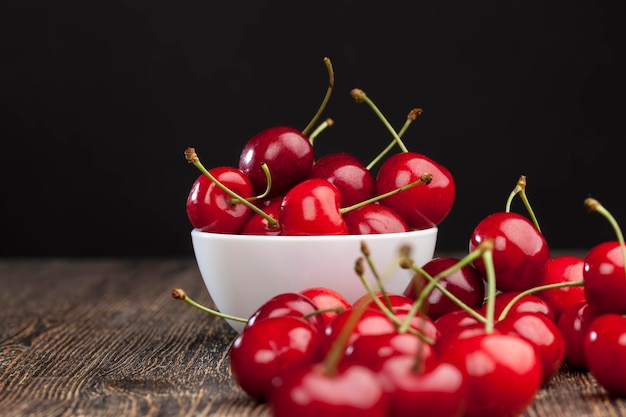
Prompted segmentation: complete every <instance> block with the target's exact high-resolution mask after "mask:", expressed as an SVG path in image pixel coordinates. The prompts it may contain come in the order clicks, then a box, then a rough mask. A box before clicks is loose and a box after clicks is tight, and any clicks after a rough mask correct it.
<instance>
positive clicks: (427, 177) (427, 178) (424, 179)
mask: <svg viewBox="0 0 626 417" xmlns="http://www.w3.org/2000/svg"><path fill="white" fill-rule="evenodd" d="M432 180H433V175H432V174H429V173H428V172H425V173H423V174H422V175H421V176H420V178H419V179H418V180H415V181H413V182H410V183H408V184H406V185H403V186H402V187H398V188H395V189H393V190H391V191H387V192H386V193H383V194H379V195H377V196H375V197H372V198H368V199H367V200H363V201H360V202H358V203H356V204H353V205H351V206H347V207H342V208H341V209H339V212H340V213H341V214H345V213H347V212H349V211H352V210H356V209H358V208H360V207H363V206H365V205H367V204H370V203H374V202H376V201H379V200H382V199H383V198H387V197H389V196H392V195H394V194H397V193H399V192H401V191H405V190H408V189H409V188H413V187H415V186H417V185H420V184H426V185H428V184H430V182H431V181H432Z"/></svg>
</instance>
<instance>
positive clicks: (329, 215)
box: [278, 178, 348, 236]
mask: <svg viewBox="0 0 626 417" xmlns="http://www.w3.org/2000/svg"><path fill="white" fill-rule="evenodd" d="M340 204H341V203H340V195H339V190H338V189H337V187H335V186H334V185H332V184H331V183H330V182H328V181H327V180H323V179H319V178H312V179H308V180H304V181H302V182H300V183H298V184H296V185H295V186H294V187H293V188H291V189H290V190H289V191H288V192H287V194H285V197H284V198H283V202H282V204H281V207H280V210H279V212H278V223H279V224H280V229H281V234H282V235H285V236H311V235H346V234H348V227H347V225H346V222H345V220H344V218H343V216H342V214H341V213H340V212H339V209H340Z"/></svg>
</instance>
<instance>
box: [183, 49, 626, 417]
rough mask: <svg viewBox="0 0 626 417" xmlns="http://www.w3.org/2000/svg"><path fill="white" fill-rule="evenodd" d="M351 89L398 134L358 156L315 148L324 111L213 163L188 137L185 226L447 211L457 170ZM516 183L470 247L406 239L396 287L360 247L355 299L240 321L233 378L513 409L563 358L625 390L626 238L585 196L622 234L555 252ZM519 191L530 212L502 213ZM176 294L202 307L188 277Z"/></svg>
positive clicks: (379, 218)
mask: <svg viewBox="0 0 626 417" xmlns="http://www.w3.org/2000/svg"><path fill="white" fill-rule="evenodd" d="M325 62H326V63H327V65H328V67H329V68H331V67H330V63H329V61H328V60H327V59H325ZM329 74H331V83H330V84H329V91H328V93H327V96H326V98H325V101H326V99H327V97H328V94H329V92H330V90H331V89H332V85H333V83H332V70H329ZM352 94H353V97H354V98H355V99H356V100H357V101H364V102H367V103H368V104H369V105H370V106H371V108H372V109H374V111H375V112H376V113H377V114H378V115H379V117H380V118H381V120H382V121H383V122H384V123H385V124H386V125H387V126H388V127H389V131H390V132H391V135H392V136H393V140H392V141H391V143H390V144H389V145H388V146H387V148H386V149H385V150H384V151H383V152H381V154H380V156H379V158H377V159H375V160H374V161H372V163H371V164H370V165H367V166H366V165H364V164H362V163H361V162H360V161H359V160H358V159H356V158H355V157H352V156H350V155H349V154H347V153H340V154H333V155H328V156H325V157H322V158H319V159H318V160H315V157H314V152H313V139H314V138H315V136H317V134H318V133H319V132H320V131H321V130H323V128H325V127H327V126H328V125H330V124H331V121H330V120H329V119H328V120H327V121H326V122H324V123H323V124H321V125H320V127H319V128H318V129H316V130H315V131H314V132H313V133H311V134H309V135H308V137H307V132H308V131H309V130H310V126H312V125H313V124H314V123H315V122H316V120H317V116H318V115H319V112H318V115H316V117H315V118H314V119H313V120H312V122H311V124H310V125H309V126H307V128H306V129H304V130H303V131H298V130H295V129H293V128H288V127H274V128H270V129H267V130H265V131H263V132H261V133H259V134H258V135H256V136H254V137H253V138H252V139H251V140H250V141H249V142H248V143H247V144H246V145H245V147H244V149H243V151H242V153H241V158H240V161H239V167H237V168H235V167H226V166H224V167H217V168H213V169H211V170H206V169H205V168H204V167H203V166H202V164H201V163H200V162H199V159H198V157H197V155H196V154H195V151H194V150H193V149H192V148H189V149H188V150H187V151H186V157H187V160H188V161H189V162H190V163H193V164H194V165H195V166H196V167H198V168H199V169H200V170H201V171H202V175H200V176H199V177H198V179H197V180H196V182H195V183H194V184H193V187H192V190H191V192H190V194H189V198H188V201H187V213H188V215H189V219H190V221H191V223H192V225H193V226H194V227H195V228H197V229H200V230H203V231H206V232H211V233H232V234H266V235H337V234H367V233H392V232H402V231H408V230H412V229H423V228H428V227H432V226H434V225H437V224H439V223H440V222H441V221H443V219H445V217H446V216H447V214H448V213H449V211H450V209H451V207H452V203H453V201H454V181H453V178H452V176H451V175H450V173H449V172H448V171H447V170H446V169H445V167H443V166H441V165H439V164H438V163H436V162H435V161H433V160H431V159H430V158H428V157H426V156H425V155H422V154H419V153H415V152H410V151H408V150H407V149H406V147H405V146H404V144H403V143H402V140H401V138H400V136H401V135H402V134H403V133H404V130H405V128H403V129H402V130H400V131H399V132H396V131H395V130H394V129H393V128H391V127H390V126H389V124H388V122H387V121H386V119H385V118H384V116H382V115H381V114H380V112H379V111H378V109H377V108H376V106H375V105H374V104H373V103H372V102H371V100H369V98H368V97H367V96H366V95H365V94H364V93H363V92H362V91H361V90H353V92H352ZM321 108H323V106H322V107H321ZM321 108H320V109H321ZM416 114H419V112H418V111H417V110H416V111H413V112H411V113H409V117H408V118H407V124H406V125H405V127H406V126H408V124H409V123H410V122H411V121H412V120H414V118H415V116H416ZM393 146H399V147H400V148H401V150H402V151H401V152H398V153H395V154H393V155H391V156H388V157H386V159H385V160H384V161H383V163H382V165H381V167H380V169H379V171H378V175H377V177H376V178H374V177H373V176H372V174H371V167H372V165H373V164H375V163H377V162H378V161H380V160H381V159H382V157H383V156H385V155H386V154H387V152H388V151H389V149H391V148H392V147H393ZM525 188H526V178H525V177H524V176H522V177H520V179H519V181H518V183H517V184H516V187H515V188H514V190H513V192H512V193H511V194H510V196H509V199H508V201H507V204H506V208H505V210H503V211H501V212H495V213H492V214H490V215H488V216H486V217H485V218H484V219H483V220H482V221H480V222H479V223H478V224H477V225H476V227H475V229H474V230H473V232H472V234H471V236H470V237H469V243H468V248H469V250H468V253H467V255H466V256H464V257H462V258H453V257H438V258H434V259H433V260H431V261H430V262H428V263H426V264H424V265H415V264H414V263H413V262H412V260H411V259H410V257H409V256H408V255H407V254H408V253H410V252H409V251H406V253H401V254H400V259H401V260H400V266H401V267H403V268H406V269H411V270H413V272H414V275H413V279H412V281H411V282H410V283H409V285H408V286H407V287H406V289H405V291H404V292H403V293H401V294H395V293H389V292H387V291H386V290H385V288H384V283H383V280H382V279H379V278H378V282H377V284H378V285H377V287H376V288H372V287H371V284H370V283H369V281H368V280H366V279H364V278H363V276H364V271H365V268H366V265H370V266H371V262H370V263H368V262H365V261H366V260H369V261H371V259H370V258H369V251H368V248H367V246H366V245H365V244H364V245H363V251H362V252H363V256H362V257H361V258H359V259H356V260H355V279H357V278H361V281H362V282H363V285H364V288H365V290H366V291H365V295H364V296H363V297H362V298H360V299H359V300H357V301H355V302H353V303H350V302H348V301H347V300H346V299H345V298H344V297H343V296H342V295H341V294H339V293H337V292H336V291H334V290H332V289H329V288H308V289H305V290H302V291H300V292H298V293H282V294H278V295H276V296H275V297H273V298H272V299H270V300H267V301H266V302H265V303H264V304H263V305H261V306H259V307H258V308H257V310H256V311H255V313H254V314H253V315H252V316H251V317H248V318H235V319H239V320H241V321H244V322H245V327H244V328H243V330H242V331H241V332H240V333H238V334H237V336H236V337H235V339H234V341H233V343H232V345H231V347H230V352H229V361H230V369H231V371H232V376H233V378H234V380H235V381H236V382H237V384H238V385H239V386H240V387H241V388H242V390H243V391H245V392H246V393H247V394H248V395H249V396H250V397H251V398H252V399H254V400H255V401H260V402H267V404H268V405H269V407H270V408H271V410H272V413H273V414H274V416H276V417H282V416H293V415H298V416H300V417H307V416H320V415H323V416H342V417H344V416H346V415H350V416H368V417H376V416H394V417H402V416H415V415H438V416H443V417H446V416H455V417H460V416H467V417H478V416H481V417H485V416H486V417H489V416H517V415H521V414H522V413H524V412H525V410H526V409H527V407H528V406H529V405H530V404H531V403H532V401H533V400H534V397H535V395H536V393H537V392H538V390H539V389H540V388H541V387H542V386H543V385H545V384H547V383H549V382H550V381H551V380H552V378H553V376H554V375H555V374H556V372H557V371H558V370H559V369H560V368H561V367H562V366H563V365H566V366H568V367H569V368H571V369H574V370H578V371H581V372H587V371H588V372H590V374H591V375H592V376H593V377H594V378H595V379H596V380H597V382H598V383H599V384H600V385H601V386H602V387H603V388H604V389H605V390H606V391H607V392H608V393H610V394H611V395H616V396H626V381H625V380H624V378H623V375H624V374H626V343H624V342H623V340H626V262H625V259H626V246H625V244H624V239H623V236H622V234H621V231H620V228H619V225H618V224H617V222H616V221H615V219H614V218H613V217H612V216H611V214H610V213H609V212H608V210H606V209H605V208H604V207H603V206H602V205H601V204H600V203H599V202H598V201H597V200H595V199H591V198H589V199H587V200H585V206H586V207H587V209H588V210H589V211H592V212H598V213H600V214H602V215H603V216H604V217H605V218H606V219H608V220H609V222H610V223H611V225H612V226H613V228H614V230H615V232H616V240H614V241H607V242H603V243H600V244H598V245H596V246H593V247H592V248H591V250H589V252H588V253H587V255H586V256H585V257H584V258H580V257H576V256H568V255H562V256H558V257H553V256H552V255H551V252H550V249H549V246H548V243H547V242H546V239H545V238H544V236H543V234H542V232H541V229H540V227H539V224H538V222H537V220H536V218H535V216H534V213H533V211H532V208H531V206H530V204H529V203H528V199H527V197H526V193H525ZM516 196H519V197H520V198H521V199H522V201H523V202H524V204H525V206H526V208H527V211H528V214H529V215H528V216H524V215H521V214H518V213H514V212H512V211H511V202H512V200H513V198H514V197H516ZM311 212H314V213H315V216H314V217H313V218H312V217H311V216H310V215H308V214H310V213H311ZM372 273H373V274H374V275H376V271H375V270H374V268H372ZM173 295H174V297H175V298H177V299H182V300H186V301H188V302H189V303H190V304H192V305H195V306H196V307H198V306H199V305H198V304H197V303H195V302H194V301H193V300H191V299H190V298H189V297H188V296H187V295H186V294H185V293H184V291H183V290H180V289H176V290H174V291H173ZM200 307H201V308H202V309H204V310H207V311H209V312H212V313H214V314H217V315H220V313H219V312H216V311H214V310H211V309H208V308H206V307H202V306H200ZM229 318H230V319H233V318H232V317H229Z"/></svg>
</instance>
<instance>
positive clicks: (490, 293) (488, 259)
mask: <svg viewBox="0 0 626 417" xmlns="http://www.w3.org/2000/svg"><path fill="white" fill-rule="evenodd" d="M493 245H494V242H493V239H486V240H483V241H482V242H481V243H480V244H479V245H478V247H479V248H480V247H482V248H481V250H482V260H483V262H484V264H485V275H486V278H487V305H486V314H485V318H486V319H487V320H486V322H485V332H486V333H488V334H489V333H493V328H494V323H495V320H494V315H495V302H496V300H495V298H496V272H495V268H494V265H493Z"/></svg>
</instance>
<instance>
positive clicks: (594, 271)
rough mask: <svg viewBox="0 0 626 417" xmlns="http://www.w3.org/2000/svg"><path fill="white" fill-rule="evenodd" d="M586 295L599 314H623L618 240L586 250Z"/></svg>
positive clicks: (625, 278)
mask: <svg viewBox="0 0 626 417" xmlns="http://www.w3.org/2000/svg"><path fill="white" fill-rule="evenodd" d="M583 276H584V280H585V285H584V289H585V298H586V300H587V303H589V305H590V306H591V307H592V308H593V309H594V311H596V312H597V313H599V314H602V313H616V314H626V302H624V300H626V272H625V271H624V255H623V254H622V248H621V246H620V244H619V242H618V241H609V242H603V243H600V244H598V245H596V246H594V247H593V248H591V250H590V251H589V252H588V253H587V256H585V264H584V268H583Z"/></svg>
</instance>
